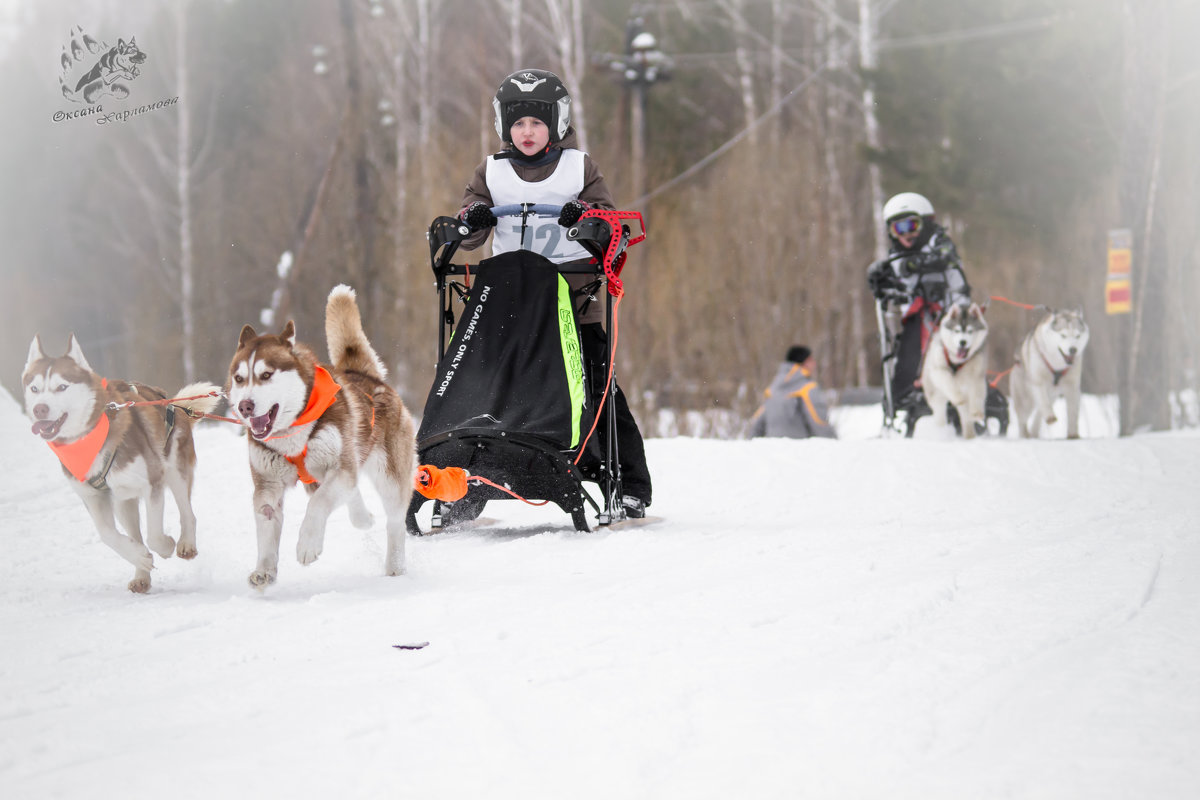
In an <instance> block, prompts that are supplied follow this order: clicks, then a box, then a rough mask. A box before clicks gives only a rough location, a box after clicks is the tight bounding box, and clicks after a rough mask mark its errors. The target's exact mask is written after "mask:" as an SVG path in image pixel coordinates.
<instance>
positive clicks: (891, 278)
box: [867, 259, 900, 299]
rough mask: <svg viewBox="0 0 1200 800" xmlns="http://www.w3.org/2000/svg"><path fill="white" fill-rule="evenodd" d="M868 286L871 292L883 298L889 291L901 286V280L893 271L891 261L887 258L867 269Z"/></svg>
mask: <svg viewBox="0 0 1200 800" xmlns="http://www.w3.org/2000/svg"><path fill="white" fill-rule="evenodd" d="M867 286H868V288H870V290H871V294H873V295H875V296H876V297H877V298H880V299H882V298H883V296H884V295H885V294H887V293H888V291H890V290H892V289H899V288H900V280H899V278H897V277H896V274H895V273H894V272H892V268H891V265H890V263H889V262H888V261H887V260H886V259H885V260H883V261H876V262H875V263H874V264H872V265H871V267H870V269H868V270H867Z"/></svg>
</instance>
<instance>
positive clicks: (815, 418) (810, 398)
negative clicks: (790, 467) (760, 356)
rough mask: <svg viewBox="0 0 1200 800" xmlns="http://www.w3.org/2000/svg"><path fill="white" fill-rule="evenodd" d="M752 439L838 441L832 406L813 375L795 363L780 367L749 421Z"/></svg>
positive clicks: (785, 362)
mask: <svg viewBox="0 0 1200 800" xmlns="http://www.w3.org/2000/svg"><path fill="white" fill-rule="evenodd" d="M750 436H751V437H752V438H753V437H757V436H770V437H787V438H790V439H807V438H808V437H810V436H821V437H824V438H827V439H836V438H837V432H836V431H834V429H833V425H832V424H830V421H829V404H828V403H826V402H825V396H824V393H823V392H821V390H820V388H818V386H817V382H816V381H815V380H813V377H812V375H811V374H809V372H808V370H806V369H805V368H804V367H802V366H800V365H799V364H796V363H794V362H792V361H784V362H783V363H782V364H780V365H779V370H778V371H777V372H776V374H775V380H773V381H771V385H770V386H769V387H768V388H767V390H766V391H765V392H763V404H762V407H761V408H759V409H758V411H756V412H754V417H753V418H752V419H751V420H750Z"/></svg>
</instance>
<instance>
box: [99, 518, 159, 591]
mask: <svg viewBox="0 0 1200 800" xmlns="http://www.w3.org/2000/svg"><path fill="white" fill-rule="evenodd" d="M115 506H116V507H115V509H114V510H115V511H116V515H117V521H118V522H120V523H121V527H122V528H124V529H125V533H126V534H127V535H128V536H129V538H130V540H131V541H134V542H137V543H138V544H141V541H142V530H141V527H140V520H139V519H138V501H137V499H136V498H133V499H130V500H119V501H117V503H116V504H115ZM101 538H103V537H101ZM129 591H131V592H134V593H135V594H145V593H146V592H148V591H150V571H149V570H147V569H143V568H142V567H139V566H135V567H134V570H133V579H132V580H131V581H129Z"/></svg>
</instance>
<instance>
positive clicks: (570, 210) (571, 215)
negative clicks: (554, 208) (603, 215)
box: [558, 200, 590, 228]
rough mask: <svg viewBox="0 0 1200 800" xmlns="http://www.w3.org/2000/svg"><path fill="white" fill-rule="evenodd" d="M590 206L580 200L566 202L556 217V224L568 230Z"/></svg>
mask: <svg viewBox="0 0 1200 800" xmlns="http://www.w3.org/2000/svg"><path fill="white" fill-rule="evenodd" d="M588 208H590V206H589V205H588V204H587V203H585V202H583V201H582V200H568V201H567V202H566V203H564V204H563V207H562V211H561V212H560V213H559V215H558V224H559V225H562V226H563V227H564V228H569V227H571V226H572V225H574V224H575V223H576V222H579V218H580V217H582V216H583V212H585V211H587V210H588Z"/></svg>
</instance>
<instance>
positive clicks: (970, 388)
mask: <svg viewBox="0 0 1200 800" xmlns="http://www.w3.org/2000/svg"><path fill="white" fill-rule="evenodd" d="M983 313H984V308H983V307H982V306H980V305H979V304H978V303H971V304H970V305H968V304H966V303H958V304H956V305H953V306H951V307H950V308H949V309H947V310H946V312H945V313H944V314H943V315H942V318H941V321H940V322H939V323H938V327H937V330H936V331H935V333H934V336H933V341H931V342H930V343H929V349H928V350H927V351H926V352H925V361H924V363H923V364H922V365H921V387H922V389H923V390H924V391H925V399H926V401H927V402H928V403H929V408H930V409H932V411H933V420H934V422H935V423H937V424H938V425H945V424H946V416H947V412H946V405H947V403H948V404H950V405H952V406H954V408H955V410H956V411H957V412H958V419H959V421H960V423H961V425H962V435H963V438H964V439H973V438H975V436H977V435H981V434H983V433H985V432H986V431H987V420H986V419H985V413H986V410H987V409H986V404H987V351H986V344H987V335H988V326H987V320H985V319H984V318H983Z"/></svg>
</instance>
